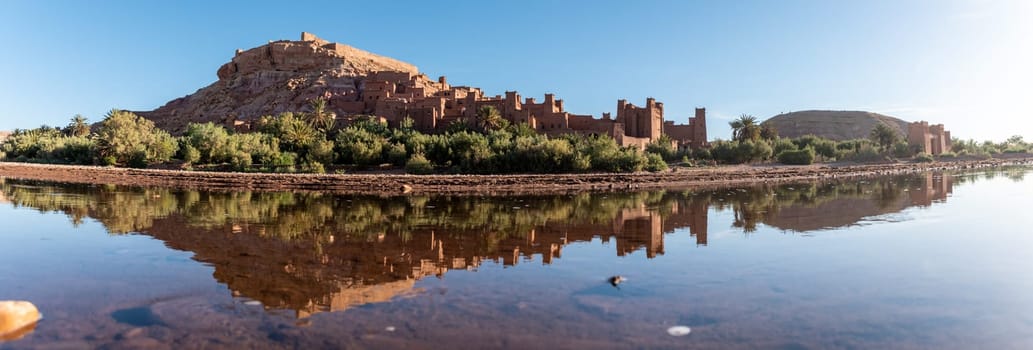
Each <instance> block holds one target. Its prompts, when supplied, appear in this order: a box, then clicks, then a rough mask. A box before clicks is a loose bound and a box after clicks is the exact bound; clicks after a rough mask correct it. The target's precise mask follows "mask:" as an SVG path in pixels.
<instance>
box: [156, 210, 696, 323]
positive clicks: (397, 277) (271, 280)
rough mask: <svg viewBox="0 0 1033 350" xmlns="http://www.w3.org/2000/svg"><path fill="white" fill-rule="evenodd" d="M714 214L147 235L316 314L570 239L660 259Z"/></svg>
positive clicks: (546, 260) (165, 226)
mask: <svg viewBox="0 0 1033 350" xmlns="http://www.w3.org/2000/svg"><path fill="white" fill-rule="evenodd" d="M706 221H707V204H706V203H705V202H698V203H695V202H684V203H682V202H677V203H676V204H675V205H673V206H672V209H671V210H670V212H669V213H667V214H664V215H661V214H660V213H659V212H658V211H657V210H655V209H651V208H647V207H646V206H645V205H644V204H643V205H640V206H639V207H634V208H626V209H622V210H620V211H619V213H618V215H616V216H615V217H614V218H613V219H612V220H610V222H609V223H596V222H590V221H589V220H586V222H561V223H555V224H554V223H551V222H550V223H549V224H548V225H542V226H539V227H536V228H534V229H532V230H530V231H529V232H527V233H526V234H520V235H501V234H498V233H496V232H483V231H476V230H471V231H460V230H447V231H446V230H443V229H440V228H424V229H417V230H414V231H412V232H409V233H408V234H407V235H405V236H407V238H403V235H399V234H380V235H374V236H372V237H366V236H362V237H350V236H349V235H348V234H344V233H338V234H335V235H333V236H332V237H327V238H325V239H323V240H322V241H320V240H315V239H302V240H295V241H282V240H277V239H267V238H263V235H264V234H263V230H264V229H265V227H263V226H262V225H255V224H228V225H225V226H224V227H219V228H212V229H204V228H194V227H190V226H189V224H188V219H186V218H183V217H178V216H170V217H168V218H162V219H156V220H155V222H154V225H153V226H152V227H151V228H149V229H146V230H144V233H146V234H148V235H151V236H153V237H155V238H157V239H160V240H162V241H165V242H166V245H167V246H169V247H171V248H174V249H179V250H185V251H191V252H194V254H195V255H194V259H195V260H197V261H200V262H203V263H206V264H210V265H211V266H212V267H213V268H214V269H215V272H214V274H213V276H214V277H215V279H216V280H217V281H219V282H221V283H225V284H226V285H227V286H228V287H229V288H230V289H231V290H233V291H234V293H235V294H239V295H242V296H245V297H248V298H251V299H254V300H257V301H260V302H262V303H263V304H264V305H266V306H268V307H270V308H276V309H292V310H295V311H296V312H297V315H298V316H299V317H308V316H309V315H311V314H313V313H317V312H324V311H340V310H346V309H348V308H351V307H355V306H358V305H363V304H368V303H377V302H385V301H388V300H391V299H392V298H395V297H397V296H400V295H407V294H413V293H418V291H416V290H414V289H413V286H414V284H415V281H416V280H418V279H422V278H425V277H428V276H442V275H444V274H445V273H446V272H447V271H449V270H470V269H476V268H477V267H479V266H480V265H481V264H482V263H483V262H485V261H494V262H496V263H501V264H503V265H506V266H512V265H517V264H519V263H520V262H521V261H522V260H523V261H530V260H533V259H534V256H536V255H538V256H541V259H542V263H543V264H551V263H552V262H553V261H554V259H557V258H559V257H560V256H561V251H562V247H563V246H565V245H567V244H570V243H575V242H590V241H592V239H594V238H596V237H600V238H602V239H603V240H604V241H609V240H610V239H614V240H615V241H616V244H615V246H616V253H617V255H619V256H624V255H627V254H631V253H633V252H635V251H639V250H644V251H645V252H646V256H647V257H649V258H653V257H655V256H656V255H658V254H663V252H664V245H663V239H664V237H663V236H664V233H665V232H671V231H673V229H675V228H679V227H684V226H686V225H688V226H690V231H691V232H693V233H694V234H695V235H696V237H697V241H698V242H702V244H705V243H706V231H705V230H706ZM185 228H186V229H185Z"/></svg>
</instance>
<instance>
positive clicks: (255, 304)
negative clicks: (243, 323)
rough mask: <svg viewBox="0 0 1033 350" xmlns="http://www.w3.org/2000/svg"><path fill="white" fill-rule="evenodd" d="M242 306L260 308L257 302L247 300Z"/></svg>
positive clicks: (260, 304)
mask: <svg viewBox="0 0 1033 350" xmlns="http://www.w3.org/2000/svg"><path fill="white" fill-rule="evenodd" d="M244 305H248V306H262V302H261V301H258V300H248V301H245V302H244Z"/></svg>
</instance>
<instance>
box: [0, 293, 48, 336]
mask: <svg viewBox="0 0 1033 350" xmlns="http://www.w3.org/2000/svg"><path fill="white" fill-rule="evenodd" d="M39 318H40V315H39V310H38V309H36V305H32V303H30V302H27V301H0V341H4V340H14V339H18V338H21V337H23V336H25V335H26V334H29V333H30V332H32V330H33V328H35V326H36V321H39Z"/></svg>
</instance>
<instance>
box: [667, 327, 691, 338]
mask: <svg viewBox="0 0 1033 350" xmlns="http://www.w3.org/2000/svg"><path fill="white" fill-rule="evenodd" d="M689 333H692V328H689V327H686V326H674V327H671V328H668V329H667V334H670V335H672V336H675V337H681V336H686V335H689Z"/></svg>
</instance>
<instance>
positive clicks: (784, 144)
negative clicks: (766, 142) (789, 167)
mask: <svg viewBox="0 0 1033 350" xmlns="http://www.w3.org/2000/svg"><path fill="white" fill-rule="evenodd" d="M798 149H799V148H798V147H796V144H795V143H793V141H792V140H790V139H787V138H780V139H777V140H775V142H774V143H773V144H772V145H771V153H774V154H781V153H782V152H783V151H795V150H798Z"/></svg>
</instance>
